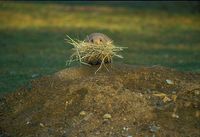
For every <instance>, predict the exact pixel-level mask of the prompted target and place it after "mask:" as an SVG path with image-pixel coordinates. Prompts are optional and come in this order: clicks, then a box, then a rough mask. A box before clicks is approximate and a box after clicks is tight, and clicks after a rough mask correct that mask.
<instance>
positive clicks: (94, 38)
mask: <svg viewBox="0 0 200 137" xmlns="http://www.w3.org/2000/svg"><path fill="white" fill-rule="evenodd" d="M85 41H86V42H90V43H93V44H106V43H112V40H111V39H110V38H109V37H108V36H106V35H105V34H102V33H92V34H90V35H89V36H87V37H86V38H85Z"/></svg>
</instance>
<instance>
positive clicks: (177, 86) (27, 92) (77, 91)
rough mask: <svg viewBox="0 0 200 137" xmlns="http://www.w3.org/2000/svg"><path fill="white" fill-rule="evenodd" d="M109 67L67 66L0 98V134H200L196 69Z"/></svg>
mask: <svg viewBox="0 0 200 137" xmlns="http://www.w3.org/2000/svg"><path fill="white" fill-rule="evenodd" d="M107 67H108V69H109V72H108V71H106V70H104V69H101V70H100V71H98V73H97V74H96V75H95V71H96V70H97V68H98V66H96V67H86V66H82V67H74V68H68V69H65V70H62V71H60V72H57V73H55V74H54V75H51V76H46V77H42V78H39V79H36V80H33V81H31V82H30V84H28V85H26V86H24V87H22V88H20V89H18V91H16V92H14V93H12V94H9V95H7V96H5V97H3V98H1V101H0V111H1V113H0V135H1V136H11V137H75V136H77V137H133V136H142V137H144V136H160V137H164V136H193V137H199V136H200V133H199V128H200V124H199V123H200V111H199V109H200V102H199V100H200V74H197V73H196V74H194V73H185V72H178V71H176V70H173V69H169V68H164V67H159V66H155V67H136V66H130V65H125V64H123V65H112V66H109V65H107Z"/></svg>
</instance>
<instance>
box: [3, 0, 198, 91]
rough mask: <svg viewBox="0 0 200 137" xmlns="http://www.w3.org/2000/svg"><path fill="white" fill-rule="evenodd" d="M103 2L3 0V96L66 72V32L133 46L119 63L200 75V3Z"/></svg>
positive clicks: (129, 46) (68, 46)
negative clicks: (35, 80)
mask: <svg viewBox="0 0 200 137" xmlns="http://www.w3.org/2000/svg"><path fill="white" fill-rule="evenodd" d="M103 3H104V4H103ZM103 3H101V2H99V3H97V2H96V3H88V2H87V3H73V2H71V3H55V2H54V3H41V2H40V3H36V2H34V3H30V2H28V3H13V2H12V3H11V2H0V46H1V50H0V64H1V65H0V92H9V91H13V90H14V89H16V88H17V87H20V86H21V85H23V84H26V83H27V82H28V81H29V80H30V79H33V78H35V77H40V76H42V75H47V74H52V73H54V72H56V71H59V70H61V69H63V68H66V67H67V66H66V65H65V61H66V60H67V59H68V58H69V56H70V50H69V49H70V48H71V46H70V45H68V44H67V43H66V41H64V39H65V38H66V36H65V35H66V34H68V35H69V36H70V37H72V38H78V39H83V38H84V37H85V36H86V35H87V34H90V33H92V32H102V33H105V34H107V35H108V36H110V37H111V38H112V39H113V40H114V42H115V43H116V44H117V45H119V46H125V47H128V50H125V51H124V52H123V53H122V55H123V56H124V57H125V58H124V59H123V60H118V59H116V62H122V63H126V64H133V65H147V66H152V65H162V66H167V67H171V68H176V69H178V70H180V71H192V72H200V13H199V11H198V6H199V3H197V2H190V3H188V2H181V3H180V2H174V3H172V2H163V3H161V2H157V3H155V2H151V3H145V2H134V3H122V4H121V3H119V2H118V3H112V2H110V3H107V4H105V2H103Z"/></svg>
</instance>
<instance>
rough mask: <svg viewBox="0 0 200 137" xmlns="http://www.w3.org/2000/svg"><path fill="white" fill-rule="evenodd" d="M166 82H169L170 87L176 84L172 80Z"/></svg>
mask: <svg viewBox="0 0 200 137" xmlns="http://www.w3.org/2000/svg"><path fill="white" fill-rule="evenodd" d="M166 82H167V84H169V85H173V84H174V82H173V81H172V80H170V79H166Z"/></svg>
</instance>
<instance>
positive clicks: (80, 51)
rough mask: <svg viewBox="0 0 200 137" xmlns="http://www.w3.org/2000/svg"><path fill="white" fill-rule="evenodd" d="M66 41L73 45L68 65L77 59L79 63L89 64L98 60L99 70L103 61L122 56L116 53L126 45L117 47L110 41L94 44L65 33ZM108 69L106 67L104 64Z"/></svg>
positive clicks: (106, 61)
mask: <svg viewBox="0 0 200 137" xmlns="http://www.w3.org/2000/svg"><path fill="white" fill-rule="evenodd" d="M67 38H68V39H66V40H67V42H68V43H69V44H71V45H73V46H74V47H73V49H72V50H73V51H74V52H73V54H72V55H71V57H70V60H68V61H67V64H68V65H70V64H71V62H74V61H79V62H80V63H81V64H84V65H89V66H91V62H94V61H98V62H100V66H99V68H98V69H97V71H99V70H100V69H101V67H102V66H103V65H104V66H105V63H108V62H112V59H113V57H118V58H123V57H122V56H121V55H119V54H117V53H118V52H119V51H122V50H123V49H124V48H126V47H117V46H115V45H114V44H113V43H112V42H108V43H102V44H94V43H90V42H85V41H80V40H73V39H72V38H70V37H69V36H68V35H67ZM105 68H106V69H107V70H108V68H107V67H106V66H105ZM97 71H96V72H97ZM96 72H95V73H96Z"/></svg>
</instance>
